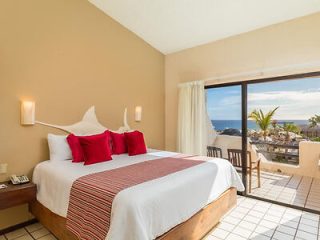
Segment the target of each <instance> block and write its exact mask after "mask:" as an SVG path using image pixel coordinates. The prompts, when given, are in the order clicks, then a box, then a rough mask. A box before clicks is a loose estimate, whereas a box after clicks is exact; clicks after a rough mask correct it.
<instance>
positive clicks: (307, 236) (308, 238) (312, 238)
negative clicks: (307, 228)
mask: <svg viewBox="0 0 320 240" xmlns="http://www.w3.org/2000/svg"><path fill="white" fill-rule="evenodd" d="M296 236H297V237H298V238H302V239H305V240H317V235H314V234H310V233H307V232H304V231H301V230H298V232H297V235H296Z"/></svg>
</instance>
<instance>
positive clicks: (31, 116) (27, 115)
mask: <svg viewBox="0 0 320 240" xmlns="http://www.w3.org/2000/svg"><path fill="white" fill-rule="evenodd" d="M34 123H35V102H32V101H23V102H22V103H21V124H22V125H34Z"/></svg>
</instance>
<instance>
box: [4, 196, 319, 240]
mask: <svg viewBox="0 0 320 240" xmlns="http://www.w3.org/2000/svg"><path fill="white" fill-rule="evenodd" d="M319 218H320V216H319V215H317V214H313V213H308V212H303V211H300V210H295V209H292V208H287V207H282V206H279V205H276V204H271V203H267V202H263V201H258V200H254V199H250V198H245V197H240V196H239V197H238V203H237V206H236V207H235V208H233V209H232V210H230V211H229V213H227V214H226V215H225V216H224V217H223V218H222V219H221V222H220V223H219V224H218V225H217V227H216V228H215V229H213V230H212V232H211V233H210V234H209V235H208V236H207V237H206V238H204V239H203V240H223V239H226V240H244V239H252V240H271V239H275V240H292V239H296V240H320V236H319V233H320V231H319ZM34 239H37V240H56V238H55V237H54V236H53V235H52V234H51V233H50V232H49V231H48V230H47V229H46V228H44V227H43V226H42V225H41V224H40V223H35V224H33V225H30V226H27V227H25V228H21V229H19V230H16V231H14V232H10V233H8V234H5V235H4V236H0V240H34Z"/></svg>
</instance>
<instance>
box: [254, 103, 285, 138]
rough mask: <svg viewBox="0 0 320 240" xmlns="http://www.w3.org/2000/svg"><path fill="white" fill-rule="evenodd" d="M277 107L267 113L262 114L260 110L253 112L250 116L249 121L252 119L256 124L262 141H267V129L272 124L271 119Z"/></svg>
mask: <svg viewBox="0 0 320 240" xmlns="http://www.w3.org/2000/svg"><path fill="white" fill-rule="evenodd" d="M278 108H279V107H276V108H275V109H273V110H271V111H269V112H268V113H266V114H265V113H264V112H263V111H262V110H261V109H260V110H257V109H255V110H253V111H252V112H251V113H250V115H249V119H252V120H254V121H255V122H256V124H257V125H258V126H259V127H260V129H261V131H262V134H263V138H264V140H266V139H267V134H268V128H269V126H270V125H271V123H272V117H273V115H274V114H275V112H276V111H277V109H278Z"/></svg>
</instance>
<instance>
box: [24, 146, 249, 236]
mask: <svg viewBox="0 0 320 240" xmlns="http://www.w3.org/2000/svg"><path fill="white" fill-rule="evenodd" d="M173 156H177V153H174V152H166V151H158V150H153V149H148V152H147V153H146V154H142V155H137V156H131V157H129V156H128V155H127V154H122V155H115V156H113V160H112V161H109V162H104V163H99V164H94V165H90V166H83V165H82V164H74V163H72V162H71V161H44V162H41V163H39V164H38V165H37V166H36V168H35V171H34V176H33V181H34V183H35V184H37V187H38V193H37V201H36V202H34V203H33V204H31V206H30V210H31V212H32V213H33V214H34V215H35V217H36V218H37V219H38V220H39V221H40V222H41V223H42V224H43V225H45V226H46V227H47V228H48V229H49V230H51V231H52V232H53V234H55V235H56V237H58V238H59V239H62V240H64V239H70V240H73V239H77V237H76V236H75V235H73V234H72V233H71V232H70V231H68V230H67V229H66V227H65V224H66V217H67V212H68V205H69V196H70V191H71V189H72V185H73V183H74V182H75V181H76V180H77V179H79V178H81V177H83V176H87V175H89V174H93V173H97V172H101V171H107V170H111V169H117V168H121V167H125V166H129V165H132V164H137V163H141V162H145V161H153V160H159V159H163V158H167V157H173ZM186 158H187V159H190V160H192V159H197V160H199V157H195V156H189V157H186ZM200 160H204V161H205V162H204V163H203V164H199V165H197V166H193V167H190V168H187V169H185V170H182V171H178V172H175V173H172V174H169V175H167V176H164V177H161V178H157V179H154V180H151V181H147V182H144V183H141V184H138V185H135V186H133V187H130V188H127V189H125V190H123V191H121V192H120V193H119V194H117V196H116V198H115V199H114V201H113V203H112V215H111V224H110V228H109V231H108V234H107V237H106V239H108V240H124V239H126V240H129V239H133V240H148V239H162V240H169V239H175V240H179V239H181V240H182V239H201V238H202V237H204V236H205V235H206V234H207V233H208V232H209V231H210V230H211V229H212V228H213V227H214V226H215V225H216V224H217V223H218V221H219V219H220V218H221V217H222V216H223V215H224V214H225V213H226V212H227V211H228V210H229V209H230V208H232V207H233V206H234V205H235V204H236V191H237V190H238V191H243V190H244V187H243V184H242V182H241V179H240V177H239V175H238V174H237V172H236V171H235V169H234V168H233V167H232V165H231V164H230V163H229V162H228V161H226V160H223V159H218V158H207V157H202V159H200Z"/></svg>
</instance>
